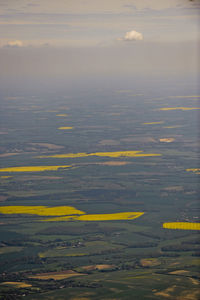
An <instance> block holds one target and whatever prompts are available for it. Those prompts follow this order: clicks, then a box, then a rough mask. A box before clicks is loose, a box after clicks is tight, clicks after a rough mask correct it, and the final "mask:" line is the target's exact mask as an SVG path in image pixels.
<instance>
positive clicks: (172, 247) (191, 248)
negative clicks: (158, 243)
mask: <svg viewBox="0 0 200 300" xmlns="http://www.w3.org/2000/svg"><path fill="white" fill-rule="evenodd" d="M161 250H162V251H197V250H200V249H199V245H188V244H179V245H169V246H164V247H162V248H161Z"/></svg>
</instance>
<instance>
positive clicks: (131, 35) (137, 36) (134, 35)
mask: <svg viewBox="0 0 200 300" xmlns="http://www.w3.org/2000/svg"><path fill="white" fill-rule="evenodd" d="M142 40H143V35H142V33H140V32H137V31H135V30H131V31H127V32H126V33H125V35H124V37H123V38H119V39H118V41H127V42H130V41H142Z"/></svg>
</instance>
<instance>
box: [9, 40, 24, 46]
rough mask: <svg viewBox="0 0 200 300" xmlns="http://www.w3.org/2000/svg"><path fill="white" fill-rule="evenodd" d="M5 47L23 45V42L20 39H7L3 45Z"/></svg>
mask: <svg viewBox="0 0 200 300" xmlns="http://www.w3.org/2000/svg"><path fill="white" fill-rule="evenodd" d="M5 46H6V47H23V43H22V41H20V40H14V41H9V42H7V44H6V45H5Z"/></svg>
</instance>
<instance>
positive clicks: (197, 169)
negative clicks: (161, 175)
mask: <svg viewBox="0 0 200 300" xmlns="http://www.w3.org/2000/svg"><path fill="white" fill-rule="evenodd" d="M186 171H187V172H193V173H195V174H200V169H199V168H195V169H186Z"/></svg>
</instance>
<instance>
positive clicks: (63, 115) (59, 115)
mask: <svg viewBox="0 0 200 300" xmlns="http://www.w3.org/2000/svg"><path fill="white" fill-rule="evenodd" d="M56 116H57V117H67V116H68V115H67V114H58V115H56Z"/></svg>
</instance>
